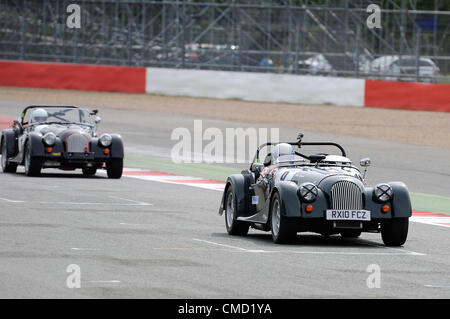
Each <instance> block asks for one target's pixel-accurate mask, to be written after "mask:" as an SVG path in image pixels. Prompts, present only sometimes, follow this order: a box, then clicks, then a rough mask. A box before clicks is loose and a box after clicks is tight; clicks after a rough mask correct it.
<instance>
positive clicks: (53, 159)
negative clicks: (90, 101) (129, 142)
mask: <svg viewBox="0 0 450 319" xmlns="http://www.w3.org/2000/svg"><path fill="white" fill-rule="evenodd" d="M99 122H100V118H99V117H98V116H97V110H94V111H92V112H91V111H89V110H88V109H85V108H80V107H76V106H37V105H32V106H28V107H27V108H25V109H24V110H23V112H22V115H21V116H20V117H19V118H17V119H16V120H14V122H13V123H12V128H10V129H6V130H3V131H2V136H1V148H2V169H3V172H7V173H8V172H9V173H14V172H16V169H17V166H18V165H24V166H25V174H26V175H27V176H37V175H39V174H40V172H41V169H43V168H59V169H62V170H75V169H77V168H81V169H82V170H83V174H84V175H94V174H95V173H96V172H97V169H101V168H104V169H106V171H107V174H108V177H109V178H120V177H121V176H122V170H123V155H124V153H123V143H122V138H121V137H120V135H118V134H106V133H105V134H98V133H97V124H98V123H99Z"/></svg>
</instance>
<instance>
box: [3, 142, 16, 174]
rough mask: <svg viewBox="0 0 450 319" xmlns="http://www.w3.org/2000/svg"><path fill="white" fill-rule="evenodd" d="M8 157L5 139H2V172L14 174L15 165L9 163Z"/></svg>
mask: <svg viewBox="0 0 450 319" xmlns="http://www.w3.org/2000/svg"><path fill="white" fill-rule="evenodd" d="M8 156H9V154H8V147H7V145H6V138H4V139H3V140H2V170H3V172H4V173H15V172H16V170H17V164H14V163H9V161H8Z"/></svg>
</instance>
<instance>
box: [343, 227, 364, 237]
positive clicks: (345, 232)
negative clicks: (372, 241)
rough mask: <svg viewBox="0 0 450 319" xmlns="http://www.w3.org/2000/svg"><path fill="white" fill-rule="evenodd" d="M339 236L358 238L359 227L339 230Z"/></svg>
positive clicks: (359, 234) (359, 233)
mask: <svg viewBox="0 0 450 319" xmlns="http://www.w3.org/2000/svg"><path fill="white" fill-rule="evenodd" d="M341 236H342V237H344V238H358V237H359V236H361V231H360V230H359V229H346V230H341Z"/></svg>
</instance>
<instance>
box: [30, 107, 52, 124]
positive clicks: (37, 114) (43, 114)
mask: <svg viewBox="0 0 450 319" xmlns="http://www.w3.org/2000/svg"><path fill="white" fill-rule="evenodd" d="M47 118H48V113H47V111H46V110H44V109H35V110H33V113H31V120H32V122H45V121H47Z"/></svg>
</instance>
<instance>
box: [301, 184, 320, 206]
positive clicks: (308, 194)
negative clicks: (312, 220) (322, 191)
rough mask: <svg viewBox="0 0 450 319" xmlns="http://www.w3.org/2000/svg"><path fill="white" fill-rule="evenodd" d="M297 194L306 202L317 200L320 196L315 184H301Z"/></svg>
mask: <svg viewBox="0 0 450 319" xmlns="http://www.w3.org/2000/svg"><path fill="white" fill-rule="evenodd" d="M297 192H298V194H299V195H300V197H301V198H302V199H303V200H304V201H306V202H312V201H314V200H316V198H317V194H318V190H317V187H316V185H314V184H313V183H303V184H301V185H300V187H299V188H298V191H297Z"/></svg>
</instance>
